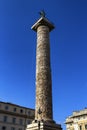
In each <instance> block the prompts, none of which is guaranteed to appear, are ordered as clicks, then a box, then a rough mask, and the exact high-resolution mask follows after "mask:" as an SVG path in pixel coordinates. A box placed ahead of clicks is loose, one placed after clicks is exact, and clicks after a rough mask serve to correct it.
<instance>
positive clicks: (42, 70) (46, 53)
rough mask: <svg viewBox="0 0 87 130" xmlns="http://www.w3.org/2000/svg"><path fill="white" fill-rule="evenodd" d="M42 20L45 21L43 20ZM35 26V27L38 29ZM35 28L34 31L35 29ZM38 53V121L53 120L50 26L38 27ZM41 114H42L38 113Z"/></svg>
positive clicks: (36, 115) (42, 25) (36, 116)
mask: <svg viewBox="0 0 87 130" xmlns="http://www.w3.org/2000/svg"><path fill="white" fill-rule="evenodd" d="M41 20H43V19H42V18H41ZM41 22H42V21H40V23H39V24H41ZM36 26H37V25H35V26H34V27H36ZM34 27H33V28H32V29H34ZM36 31H37V51H36V109H35V119H36V120H42V119H43V120H52V119H53V112H52V88H51V86H52V83H51V82H52V81H51V67H50V42H49V32H50V27H49V25H45V24H41V25H39V26H37V28H36ZM39 111H40V112H41V113H40V114H39V113H38V112H39Z"/></svg>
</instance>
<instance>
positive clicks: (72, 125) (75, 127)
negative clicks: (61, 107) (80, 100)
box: [65, 108, 87, 130]
mask: <svg viewBox="0 0 87 130" xmlns="http://www.w3.org/2000/svg"><path fill="white" fill-rule="evenodd" d="M65 124H66V129H67V130H87V108H85V109H83V110H81V111H75V112H73V114H72V115H71V116H69V117H68V118H66V122H65Z"/></svg>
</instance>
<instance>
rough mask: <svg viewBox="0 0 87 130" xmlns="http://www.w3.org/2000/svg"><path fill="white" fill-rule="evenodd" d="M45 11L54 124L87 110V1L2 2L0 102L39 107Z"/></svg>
mask: <svg viewBox="0 0 87 130" xmlns="http://www.w3.org/2000/svg"><path fill="white" fill-rule="evenodd" d="M42 9H44V10H45V12H46V14H47V15H46V17H47V18H48V19H50V21H52V22H53V23H54V25H55V29H54V30H53V31H52V32H51V33H50V46H51V68H52V87H53V110H54V120H56V122H58V123H61V124H62V127H63V128H64V129H65V126H64V124H63V123H64V122H65V118H66V117H67V116H69V115H70V114H71V113H72V112H73V111H75V110H80V109H84V108H85V107H87V100H86V99H87V0H43V1H42V0H32V1H29V0H0V100H1V101H6V102H12V103H16V104H19V105H22V106H26V107H30V108H34V106H35V56H36V33H35V32H34V31H32V30H31V26H32V25H33V24H34V23H35V22H36V20H37V19H38V18H39V17H40V16H39V14H38V12H39V11H40V10H42Z"/></svg>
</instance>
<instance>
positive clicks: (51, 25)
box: [31, 17, 55, 32]
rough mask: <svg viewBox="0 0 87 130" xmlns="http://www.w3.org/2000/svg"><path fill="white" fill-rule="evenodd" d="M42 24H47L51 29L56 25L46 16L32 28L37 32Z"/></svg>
mask: <svg viewBox="0 0 87 130" xmlns="http://www.w3.org/2000/svg"><path fill="white" fill-rule="evenodd" d="M41 25H45V26H48V27H49V31H52V30H53V29H54V28H55V27H54V25H53V23H51V22H50V21H48V19H47V18H45V17H41V18H40V19H39V20H38V21H37V22H36V23H35V24H34V25H33V26H32V27H31V29H32V30H34V31H36V32H37V28H38V27H39V26H41Z"/></svg>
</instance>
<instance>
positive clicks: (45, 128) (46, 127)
mask: <svg viewBox="0 0 87 130" xmlns="http://www.w3.org/2000/svg"><path fill="white" fill-rule="evenodd" d="M26 130H62V128H61V125H60V124H55V123H48V122H40V121H38V122H37V123H32V124H29V125H27V128H26Z"/></svg>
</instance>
